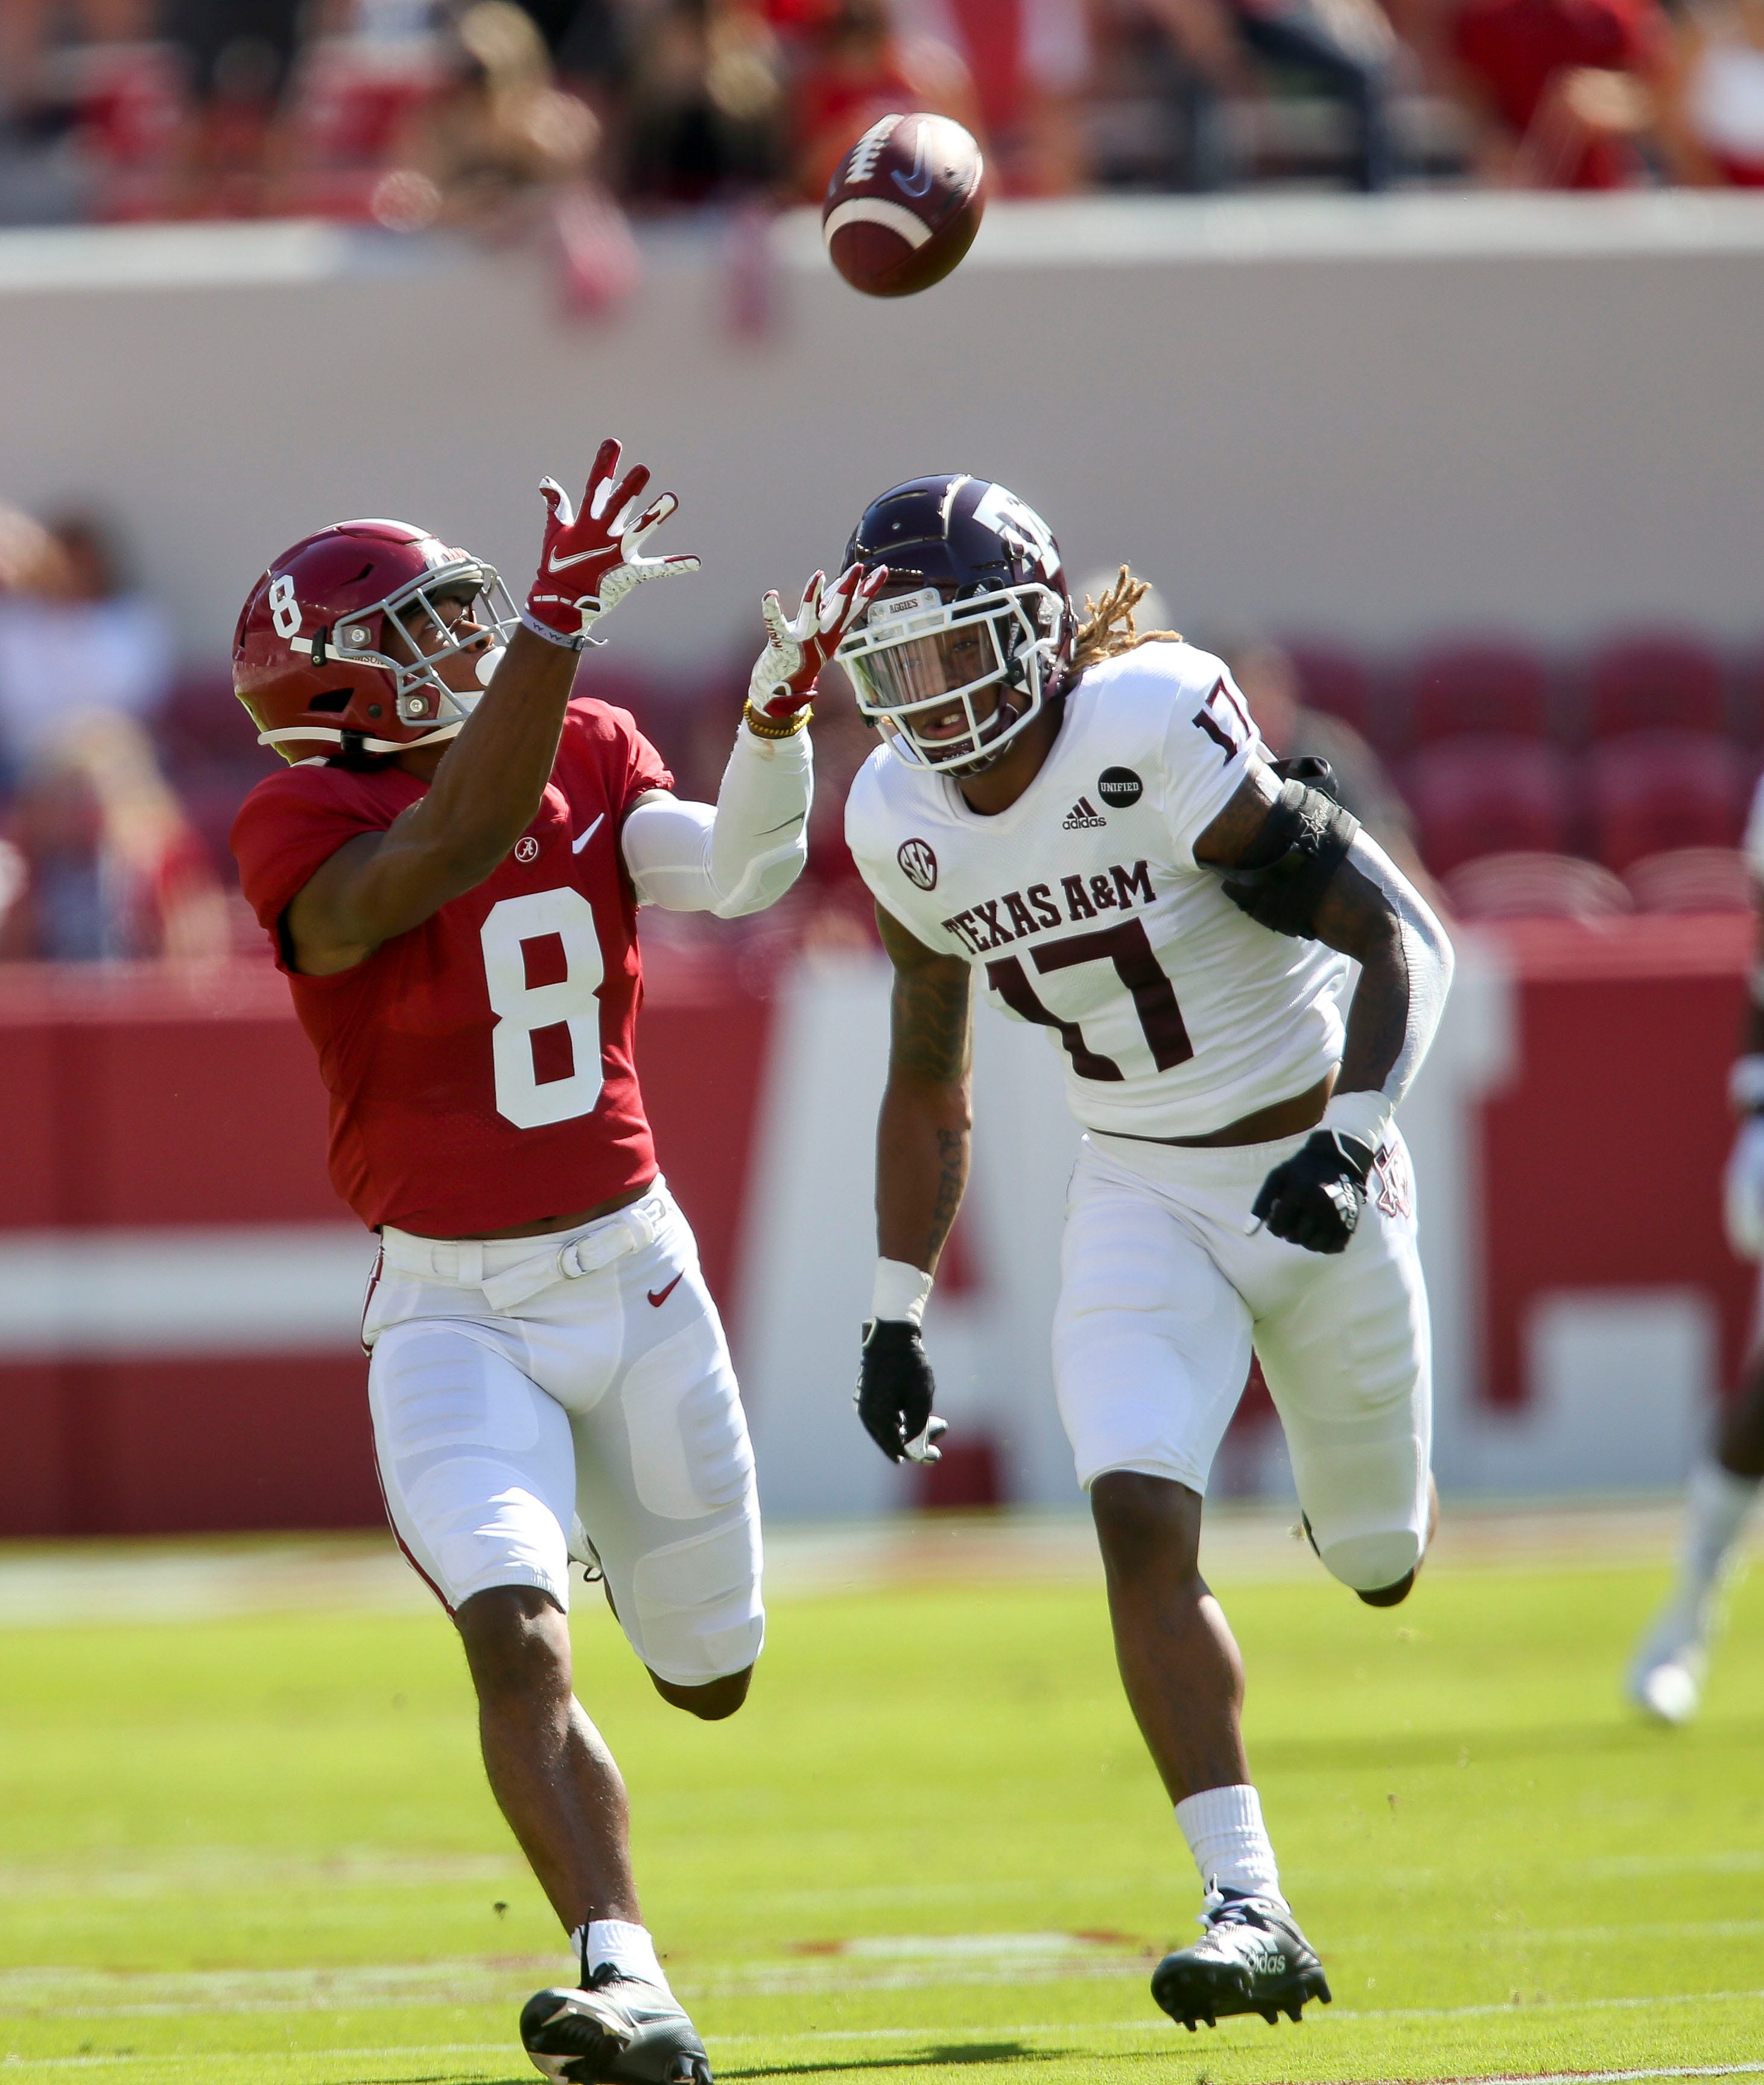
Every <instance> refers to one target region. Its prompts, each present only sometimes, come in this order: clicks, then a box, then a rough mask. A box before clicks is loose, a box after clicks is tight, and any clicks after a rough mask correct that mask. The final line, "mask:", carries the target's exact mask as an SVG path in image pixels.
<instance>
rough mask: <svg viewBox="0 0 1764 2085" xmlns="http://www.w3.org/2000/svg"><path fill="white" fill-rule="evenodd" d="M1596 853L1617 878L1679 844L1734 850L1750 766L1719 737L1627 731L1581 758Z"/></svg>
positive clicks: (1694, 733) (1699, 733) (1737, 842)
mask: <svg viewBox="0 0 1764 2085" xmlns="http://www.w3.org/2000/svg"><path fill="white" fill-rule="evenodd" d="M1587 771H1588V796H1589V808H1590V810H1591V813H1592V830H1593V839H1594V851H1595V852H1596V854H1597V856H1598V858H1599V860H1600V861H1602V862H1603V863H1604V864H1605V866H1606V867H1607V868H1614V869H1616V870H1617V873H1619V874H1620V875H1621V874H1622V872H1623V871H1624V870H1625V869H1626V868H1629V867H1630V864H1631V863H1633V862H1638V861H1640V860H1642V859H1643V856H1647V855H1651V854H1662V853H1664V852H1665V851H1667V850H1668V849H1670V848H1677V847H1737V846H1738V845H1739V843H1740V835H1741V830H1742V829H1743V827H1744V825H1745V808H1746V796H1747V783H1748V782H1749V779H1750V775H1749V763H1748V762H1747V761H1746V759H1745V755H1744V754H1741V752H1740V750H1739V749H1738V748H1737V747H1736V746H1733V745H1729V744H1728V741H1726V740H1725V739H1720V738H1715V737H1710V736H1708V735H1707V734H1705V733H1702V732H1693V731H1632V732H1630V733H1626V734H1625V736H1624V737H1622V738H1613V739H1609V740H1607V741H1605V743H1604V744H1602V745H1596V746H1594V747H1593V748H1592V751H1591V752H1590V753H1589V754H1588V756H1587Z"/></svg>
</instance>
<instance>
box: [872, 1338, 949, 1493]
mask: <svg viewBox="0 0 1764 2085" xmlns="http://www.w3.org/2000/svg"><path fill="white" fill-rule="evenodd" d="M936 1396H937V1378H935V1377H934V1376H933V1374H932V1373H931V1364H930V1362H929V1361H927V1360H926V1358H925V1342H924V1340H922V1339H920V1336H919V1327H917V1326H916V1325H914V1324H910V1323H908V1322H907V1320H905V1319H898V1318H871V1319H868V1320H867V1321H866V1322H865V1326H864V1353H863V1358H862V1360H861V1361H860V1362H859V1363H858V1368H857V1388H856V1390H855V1391H853V1392H852V1403H853V1404H855V1405H856V1407H857V1416H858V1417H859V1418H860V1419H861V1420H863V1422H864V1431H865V1433H868V1434H869V1437H870V1439H871V1440H872V1441H873V1442H875V1443H876V1446H878V1448H880V1449H881V1450H882V1453H883V1454H885V1455H886V1457H887V1458H888V1459H889V1461H890V1462H891V1463H899V1462H908V1463H936V1462H940V1461H941V1460H942V1450H940V1449H939V1447H938V1446H937V1442H939V1441H940V1440H941V1439H942V1437H943V1435H944V1434H945V1433H946V1432H947V1431H948V1430H949V1429H948V1428H947V1427H946V1425H945V1423H944V1422H943V1420H941V1419H933V1417H932V1416H931V1406H932V1403H933V1399H935V1398H936Z"/></svg>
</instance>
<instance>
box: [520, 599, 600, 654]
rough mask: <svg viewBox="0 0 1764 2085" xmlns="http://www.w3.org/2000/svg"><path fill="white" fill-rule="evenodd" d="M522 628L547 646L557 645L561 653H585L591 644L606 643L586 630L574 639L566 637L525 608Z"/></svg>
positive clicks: (522, 616) (522, 614)
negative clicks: (541, 639)
mask: <svg viewBox="0 0 1764 2085" xmlns="http://www.w3.org/2000/svg"><path fill="white" fill-rule="evenodd" d="M521 628H522V629H523V630H530V631H532V632H533V635H534V636H535V637H542V638H543V639H545V641H546V643H547V644H555V645H556V646H557V648H558V649H559V651H560V652H585V651H586V650H587V649H588V648H589V645H590V644H597V645H598V644H604V643H606V639H605V638H604V637H590V636H589V634H588V632H587V631H585V630H582V631H577V633H576V635H575V636H573V637H566V636H565V635H564V634H563V631H561V630H554V629H553V628H552V627H551V626H550V623H549V622H540V620H539V618H538V616H536V615H533V614H530V613H529V611H528V610H527V609H525V608H524V609H521Z"/></svg>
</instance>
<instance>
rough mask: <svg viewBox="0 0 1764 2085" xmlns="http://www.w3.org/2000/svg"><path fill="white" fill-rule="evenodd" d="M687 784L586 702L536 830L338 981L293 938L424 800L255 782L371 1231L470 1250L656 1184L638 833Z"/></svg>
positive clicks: (246, 837)
mask: <svg viewBox="0 0 1764 2085" xmlns="http://www.w3.org/2000/svg"><path fill="white" fill-rule="evenodd" d="M673 786H674V778H673V777H672V775H669V772H668V771H667V769H666V768H665V766H663V765H662V762H661V756H660V754H657V751H656V750H655V749H654V747H653V746H652V745H650V744H649V743H648V741H647V740H646V739H645V738H644V737H643V735H642V734H641V733H640V732H639V731H638V729H637V727H636V724H635V721H634V720H632V719H631V717H630V716H628V715H627V713H626V712H625V711H623V710H615V709H610V708H608V707H607V706H606V704H605V703H597V702H593V701H576V702H572V703H571V704H570V706H569V710H568V712H567V716H566V718H565V721H564V725H563V740H562V742H561V743H560V745H559V748H558V757H557V762H556V764H555V766H554V767H553V768H552V770H551V779H550V783H548V784H547V785H546V792H545V800H544V801H543V803H542V805H540V807H539V813H538V817H536V818H535V819H534V820H533V823H532V824H531V825H530V826H528V828H527V830H526V831H525V833H524V834H522V835H521V839H519V840H517V841H516V843H515V845H514V847H513V848H512V850H511V851H510V852H509V854H508V856H507V858H506V859H505V860H504V861H503V862H502V863H501V864H499V866H498V867H497V868H495V869H494V870H493V871H492V872H491V874H490V875H489V876H488V877H486V878H485V880H484V881H483V882H482V883H481V884H479V885H478V887H477V888H476V890H469V891H467V892H466V893H465V896H464V897H462V898H454V899H453V901H452V902H451V903H449V904H446V905H444V906H442V907H441V908H440V911H438V912H436V914H435V915H433V916H432V917H431V918H430V919H426V920H424V921H423V924H422V925H421V926H419V927H413V928H411V929H410V932H408V933H404V934H398V935H395V936H393V939H392V940H390V941H386V942H385V943H383V944H382V945H380V947H379V948H378V949H376V950H375V952H374V953H373V954H372V955H371V956H370V957H368V959H367V961H366V962H363V963H359V964H358V965H357V966H355V969H354V970H344V971H342V972H340V973H339V974H338V975H336V976H334V977H304V976H302V975H300V974H299V973H298V972H295V971H293V970H289V969H288V965H287V958H286V954H285V952H284V949H283V945H282V936H281V920H282V915H283V912H284V911H286V910H287V906H288V903H289V902H290V900H291V898H293V897H294V896H295V893H296V892H298V891H299V890H300V889H301V888H302V887H303V886H304V885H305V884H306V883H307V882H308V881H309V879H310V878H311V877H312V874H313V873H314V871H315V870H317V868H319V867H320V865H321V864H322V863H324V862H325V861H327V860H329V858H330V856H332V855H334V853H335V852H336V851H337V850H338V847H342V845H344V843H346V842H347V841H349V840H351V839H355V837H356V835H357V834H360V833H369V832H383V831H385V829H386V827H387V826H389V825H390V824H391V823H392V822H393V819H394V818H395V817H397V815H398V813H400V812H401V811H402V810H404V809H406V808H407V807H408V806H409V805H412V804H414V803H415V802H416V801H417V800H418V799H419V797H420V796H423V794H424V792H426V790H427V787H428V785H427V783H424V782H421V781H419V780H418V779H417V778H416V777H415V776H414V775H409V774H406V772H405V771H403V770H402V768H397V767H385V768H380V769H379V770H377V771H374V772H372V773H355V772H351V771H350V770H349V769H347V768H343V767H338V766H327V765H325V764H323V763H321V762H308V763H304V764H303V765H301V766H298V767H291V768H289V769H288V770H287V772H286V773H284V774H281V775H272V776H270V779H268V780H267V781H266V782H260V783H258V785H257V788H255V789H253V791H252V792H251V794H250V795H249V796H248V797H247V798H246V799H245V801H244V805H243V806H242V807H241V808H240V813H239V816H238V818H237V820H236V822H235V823H234V826H233V830H232V849H233V852H234V854H235V855H236V856H237V857H238V860H239V867H240V876H241V877H242V879H243V881H244V891H245V895H246V897H247V898H249V900H250V902H251V907H252V909H253V911H255V913H256V914H257V917H258V919H260V920H261V922H262V924H263V925H264V927H265V928H266V930H267V932H269V934H270V936H271V938H272V940H273V941H274V942H275V945H276V961H277V962H278V964H279V965H280V966H281V967H282V969H283V970H285V971H287V975H288V982H289V983H290V985H291V987H292V988H293V992H294V1005H295V1012H296V1013H298V1014H299V1016H300V1024H301V1026H303V1027H304V1029H305V1030H306V1032H307V1034H308V1035H309V1036H310V1037H311V1038H312V1042H313V1043H314V1045H315V1046H316V1047H317V1051H318V1055H319V1068H320V1070H321V1073H322V1075H323V1076H324V1080H325V1085H326V1086H327V1087H328V1088H329V1091H330V1096H331V1135H330V1169H331V1178H332V1180H333V1182H334V1183H335V1186H336V1188H337V1191H338V1194H339V1195H342V1198H343V1200H345V1201H346V1202H347V1203H348V1204H349V1206H350V1207H351V1208H352V1209H353V1210H354V1211H355V1213H356V1214H357V1216H359V1217H360V1218H361V1219H362V1221H363V1222H364V1223H366V1224H369V1225H380V1224H387V1223H389V1224H396V1225H398V1226H399V1227H400V1228H401V1229H407V1230H414V1231H419V1232H423V1233H425V1234H428V1235H430V1236H432V1237H442V1238H472V1237H478V1236H482V1234H484V1233H486V1232H488V1231H495V1230H505V1229H509V1228H511V1227H512V1225H516V1224H525V1223H532V1222H535V1221H538V1219H539V1218H540V1217H549V1216H560V1215H563V1214H566V1213H568V1212H573V1211H575V1210H577V1209H587V1208H593V1207H594V1206H595V1204H597V1203H601V1202H605V1201H610V1200H612V1199H613V1198H614V1196H615V1195H621V1194H623V1193H625V1192H627V1191H628V1190H629V1189H631V1188H633V1187H640V1186H641V1185H642V1184H643V1183H644V1182H645V1181H646V1180H648V1178H650V1177H651V1176H652V1174H653V1173H654V1172H655V1170H656V1161H655V1147H654V1145H653V1144H652V1141H651V1139H650V1135H649V1125H648V1122H647V1121H646V1120H645V1119H644V1111H643V1099H642V1096H641V1094H640V1093H639V1091H638V1088H637V1073H636V1068H635V1062H634V1059H633V1051H632V1045H633V1030H634V1028H635V1024H636V1017H637V1009H638V1007H639V1005H640V1004H641V1002H642V998H643V968H642V963H641V960H640V957H639V954H638V951H637V932H636V928H637V904H636V898H635V894H634V893H633V891H632V890H631V880H630V877H628V876H627V873H626V872H625V868H624V864H623V860H622V859H621V856H620V855H619V851H618V835H619V830H620V828H621V826H623V822H624V819H625V814H626V813H627V811H629V809H631V805H632V804H633V803H635V800H637V798H638V797H640V796H642V795H643V794H644V792H645V791H646V790H650V789H671V788H673Z"/></svg>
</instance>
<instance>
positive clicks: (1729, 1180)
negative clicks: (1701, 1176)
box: [1722, 1115, 1764, 1259]
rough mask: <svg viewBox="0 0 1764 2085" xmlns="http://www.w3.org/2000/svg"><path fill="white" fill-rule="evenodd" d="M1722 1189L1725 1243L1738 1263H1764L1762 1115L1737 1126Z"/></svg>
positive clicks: (1751, 1116)
mask: <svg viewBox="0 0 1764 2085" xmlns="http://www.w3.org/2000/svg"><path fill="white" fill-rule="evenodd" d="M1722 1188H1723V1200H1724V1214H1725V1217H1726V1219H1727V1228H1728V1244H1729V1245H1730V1246H1732V1248H1733V1250H1734V1251H1735V1252H1736V1254H1737V1255H1738V1256H1739V1257H1740V1258H1741V1259H1764V1115H1748V1116H1747V1117H1746V1119H1745V1121H1744V1122H1742V1123H1741V1125H1740V1133H1739V1135H1738V1136H1736V1137H1735V1138H1734V1140H1733V1149H1732V1152H1731V1153H1729V1155H1728V1170H1727V1174H1726V1176H1725V1178H1724V1180H1723V1182H1722Z"/></svg>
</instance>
